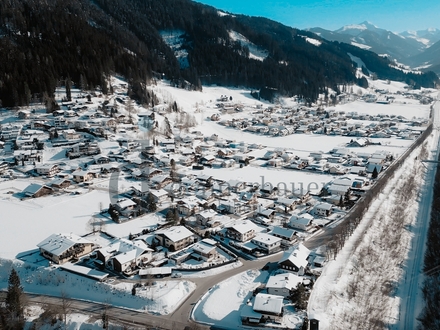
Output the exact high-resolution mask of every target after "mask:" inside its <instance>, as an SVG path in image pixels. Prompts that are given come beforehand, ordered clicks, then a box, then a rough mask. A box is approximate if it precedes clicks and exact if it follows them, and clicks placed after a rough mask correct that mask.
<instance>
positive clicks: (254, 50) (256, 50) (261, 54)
mask: <svg viewBox="0 0 440 330" xmlns="http://www.w3.org/2000/svg"><path fill="white" fill-rule="evenodd" d="M229 37H230V38H231V39H232V40H233V41H238V42H239V43H240V44H241V45H242V46H247V48H249V58H252V59H254V60H258V61H263V60H264V59H265V58H266V57H267V56H268V54H269V53H268V51H267V50H265V49H262V48H260V47H258V46H257V45H255V44H254V43H252V42H251V41H249V40H248V39H247V38H246V37H245V36H244V35H242V34H240V33H238V32H235V31H232V30H231V31H229Z"/></svg>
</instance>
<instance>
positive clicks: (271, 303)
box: [254, 293, 283, 314]
mask: <svg viewBox="0 0 440 330" xmlns="http://www.w3.org/2000/svg"><path fill="white" fill-rule="evenodd" d="M282 310H283V297H282V296H276V295H272V294H267V293H258V294H257V295H256V296H255V300H254V311H257V312H266V313H273V314H281V312H282Z"/></svg>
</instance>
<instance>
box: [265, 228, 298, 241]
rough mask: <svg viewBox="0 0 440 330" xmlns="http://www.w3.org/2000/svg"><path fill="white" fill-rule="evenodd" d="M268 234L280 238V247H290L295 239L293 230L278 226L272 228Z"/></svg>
mask: <svg viewBox="0 0 440 330" xmlns="http://www.w3.org/2000/svg"><path fill="white" fill-rule="evenodd" d="M270 234H271V235H273V236H275V237H279V238H281V245H286V246H288V245H290V244H291V243H292V242H293V241H295V239H296V236H295V230H293V229H289V228H283V227H279V226H274V227H273V229H272V231H271V232H270Z"/></svg>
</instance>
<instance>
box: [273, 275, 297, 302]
mask: <svg viewBox="0 0 440 330" xmlns="http://www.w3.org/2000/svg"><path fill="white" fill-rule="evenodd" d="M301 282H302V277H300V276H298V275H295V274H292V273H282V274H277V275H272V276H270V277H269V279H268V280H267V283H266V289H267V293H269V294H273V295H277V296H282V297H284V298H287V297H288V296H289V295H290V292H291V291H292V290H294V289H296V287H297V286H298V284H299V283H301Z"/></svg>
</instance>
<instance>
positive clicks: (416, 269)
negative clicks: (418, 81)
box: [396, 94, 440, 330]
mask: <svg viewBox="0 0 440 330" xmlns="http://www.w3.org/2000/svg"><path fill="white" fill-rule="evenodd" d="M439 96H440V94H439ZM433 116H434V118H433V125H434V130H433V134H435V138H436V141H437V148H436V150H435V152H434V153H433V156H432V160H437V159H438V156H439V154H440V140H439V137H440V136H439V135H440V134H439V131H438V129H439V128H440V102H438V101H437V103H436V104H435V106H434V111H433ZM426 167H427V169H428V171H427V173H426V181H425V185H424V187H423V188H422V193H421V196H420V203H419V212H418V215H417V223H416V224H415V226H414V228H413V229H414V230H413V234H414V238H413V240H412V242H411V243H412V246H411V247H412V248H411V250H410V252H409V255H408V259H407V265H406V273H405V280H404V282H403V283H402V285H401V287H400V288H399V289H400V291H399V295H400V297H401V299H402V300H401V303H400V311H399V323H398V324H397V326H396V329H408V330H413V329H416V327H417V317H418V316H419V314H420V312H421V311H422V308H423V306H424V301H423V295H422V292H421V286H422V283H423V279H424V277H423V274H422V269H423V261H424V255H425V247H426V239H427V232H428V227H429V221H430V215H431V205H432V199H433V185H434V182H435V174H436V171H437V167H438V164H435V163H426Z"/></svg>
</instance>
